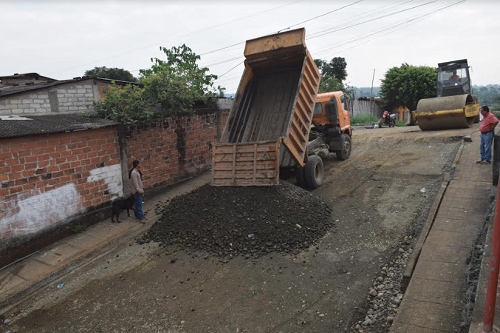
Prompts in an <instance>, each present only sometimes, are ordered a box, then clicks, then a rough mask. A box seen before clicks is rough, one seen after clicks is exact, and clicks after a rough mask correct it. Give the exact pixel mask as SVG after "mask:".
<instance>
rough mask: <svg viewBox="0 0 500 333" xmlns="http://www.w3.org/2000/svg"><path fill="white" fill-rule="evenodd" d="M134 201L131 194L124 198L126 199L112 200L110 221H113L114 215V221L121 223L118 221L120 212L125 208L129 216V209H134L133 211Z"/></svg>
mask: <svg viewBox="0 0 500 333" xmlns="http://www.w3.org/2000/svg"><path fill="white" fill-rule="evenodd" d="M134 203H135V199H134V196H133V195H131V196H130V197H128V198H126V199H118V200H115V201H114V202H113V206H112V208H111V209H112V212H111V221H112V222H115V220H114V217H115V215H116V221H117V222H118V223H121V222H120V219H119V218H120V212H121V211H123V210H125V209H126V210H127V214H128V216H129V217H130V212H129V210H130V209H131V210H132V211H134V213H135V210H134V209H133V208H132V206H134Z"/></svg>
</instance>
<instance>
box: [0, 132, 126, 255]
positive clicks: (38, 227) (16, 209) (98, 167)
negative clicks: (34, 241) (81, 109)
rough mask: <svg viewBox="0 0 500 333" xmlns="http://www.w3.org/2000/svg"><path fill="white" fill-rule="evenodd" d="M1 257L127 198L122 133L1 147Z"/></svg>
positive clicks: (7, 142)
mask: <svg viewBox="0 0 500 333" xmlns="http://www.w3.org/2000/svg"><path fill="white" fill-rule="evenodd" d="M0 147H1V152H0V198H1V199H0V251H1V250H2V249H3V248H5V247H8V246H9V245H10V244H11V242H9V240H13V239H15V238H23V239H25V237H23V236H27V235H32V234H36V233H38V232H41V231H43V230H50V229H51V228H54V227H57V226H58V225H63V224H64V223H65V222H68V221H69V220H71V219H73V218H74V217H75V216H78V215H79V214H82V213H84V212H86V211H88V210H91V209H95V208H97V207H99V206H100V205H101V204H104V203H107V202H109V201H110V200H111V199H113V198H115V197H119V196H121V195H122V193H123V184H122V174H121V164H120V159H119V146H118V136H117V129H116V128H114V127H111V128H104V129H97V130H88V131H79V132H71V133H61V134H51V135H37V136H32V137H23V138H13V139H3V140H1V141H0Z"/></svg>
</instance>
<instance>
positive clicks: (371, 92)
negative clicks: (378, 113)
mask: <svg viewBox="0 0 500 333" xmlns="http://www.w3.org/2000/svg"><path fill="white" fill-rule="evenodd" d="M373 80H375V68H374V69H373V77H372V88H371V89H370V113H371V114H372V116H373Z"/></svg>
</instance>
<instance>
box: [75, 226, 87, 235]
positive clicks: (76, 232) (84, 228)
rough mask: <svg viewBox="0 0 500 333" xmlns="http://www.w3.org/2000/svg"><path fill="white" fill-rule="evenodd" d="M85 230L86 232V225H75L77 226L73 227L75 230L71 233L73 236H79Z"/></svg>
mask: <svg viewBox="0 0 500 333" xmlns="http://www.w3.org/2000/svg"><path fill="white" fill-rule="evenodd" d="M85 230H87V226H86V225H83V224H77V225H75V229H73V232H74V233H75V234H79V233H81V232H84V231H85Z"/></svg>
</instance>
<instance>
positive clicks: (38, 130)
mask: <svg viewBox="0 0 500 333" xmlns="http://www.w3.org/2000/svg"><path fill="white" fill-rule="evenodd" d="M25 117H26V118H29V119H30V120H14V119H10V120H0V139H6V138H14V137H22V136H30V135H39V134H50V133H63V132H73V131H83V130H90V129H98V128H104V127H110V126H115V125H118V122H116V121H113V120H108V119H99V118H91V117H86V116H83V115H80V114H58V115H46V116H25ZM2 118H3V117H2Z"/></svg>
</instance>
